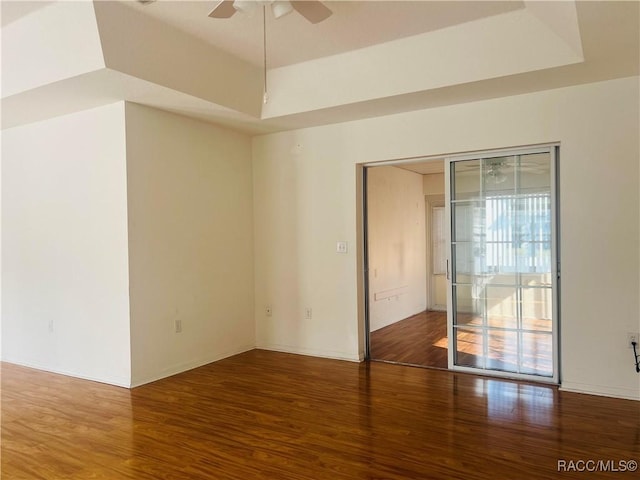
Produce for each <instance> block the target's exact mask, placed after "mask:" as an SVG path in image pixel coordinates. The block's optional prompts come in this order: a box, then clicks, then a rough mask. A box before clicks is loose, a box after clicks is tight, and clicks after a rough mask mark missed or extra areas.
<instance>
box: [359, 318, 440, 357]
mask: <svg viewBox="0 0 640 480" xmlns="http://www.w3.org/2000/svg"><path fill="white" fill-rule="evenodd" d="M369 342H370V347H371V352H370V355H371V358H372V359H373V360H386V361H389V362H398V363H406V364H408V365H421V366H423V367H435V368H447V312H436V311H426V312H421V313H418V314H416V315H413V316H412V317H409V318H406V319H404V320H401V321H399V322H396V323H394V324H391V325H389V326H387V327H384V328H381V329H379V330H376V331H375V332H371V335H370V340H369Z"/></svg>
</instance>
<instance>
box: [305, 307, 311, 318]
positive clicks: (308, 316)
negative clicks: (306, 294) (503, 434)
mask: <svg viewBox="0 0 640 480" xmlns="http://www.w3.org/2000/svg"><path fill="white" fill-rule="evenodd" d="M312 316H313V310H311V307H307V308H305V309H304V319H305V320H311V317H312Z"/></svg>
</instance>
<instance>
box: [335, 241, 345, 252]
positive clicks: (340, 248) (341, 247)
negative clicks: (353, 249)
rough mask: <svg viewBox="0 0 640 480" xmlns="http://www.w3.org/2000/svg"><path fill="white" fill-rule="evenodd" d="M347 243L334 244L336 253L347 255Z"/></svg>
mask: <svg viewBox="0 0 640 480" xmlns="http://www.w3.org/2000/svg"><path fill="white" fill-rule="evenodd" d="M347 250H348V248H347V242H344V241H339V242H338V243H336V252H338V253H347Z"/></svg>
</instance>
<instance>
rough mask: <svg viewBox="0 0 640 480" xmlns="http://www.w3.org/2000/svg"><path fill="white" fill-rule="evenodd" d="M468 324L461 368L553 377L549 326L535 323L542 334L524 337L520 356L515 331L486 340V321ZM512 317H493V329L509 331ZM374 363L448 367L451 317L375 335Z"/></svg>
mask: <svg viewBox="0 0 640 480" xmlns="http://www.w3.org/2000/svg"><path fill="white" fill-rule="evenodd" d="M463 320H467V321H466V322H465V325H468V326H469V328H460V329H459V330H458V343H457V346H458V365H463V366H469V367H478V368H483V366H485V367H486V368H487V369H492V370H503V371H506V372H518V361H519V359H521V362H522V364H521V367H520V372H521V373H527V374H531V375H542V376H548V377H551V376H552V375H553V346H552V337H551V333H550V332H548V331H544V329H545V328H547V327H546V324H545V323H544V322H542V321H540V322H539V324H537V323H536V324H534V323H533V321H531V322H530V323H531V324H532V326H533V328H539V330H540V331H539V332H537V333H535V332H530V333H526V334H524V335H523V336H522V339H521V341H522V352H521V354H520V356H519V354H518V336H517V334H516V333H515V332H504V331H501V330H498V329H496V330H493V331H491V333H490V334H488V335H487V337H486V339H484V338H483V336H482V333H481V331H480V330H479V329H478V328H476V327H478V325H482V318H477V317H473V316H469V317H468V318H467V319H464V318H463ZM510 321H512V320H511V319H510V318H491V319H490V325H491V326H492V327H498V328H499V327H503V326H509V325H508V322H510ZM484 341H486V342H487V344H488V345H487V352H488V353H487V358H486V359H485V358H484V357H483V347H484V345H483V342H484ZM370 347H371V358H372V359H373V360H385V361H390V362H397V363H404V364H407V365H419V366H423V367H434V368H447V348H448V345H447V313H446V312H436V311H426V312H421V313H418V314H416V315H413V316H411V317H409V318H406V319H404V320H400V321H399V322H396V323H393V324H391V325H388V326H386V327H384V328H381V329H379V330H376V331H375V332H371V335H370Z"/></svg>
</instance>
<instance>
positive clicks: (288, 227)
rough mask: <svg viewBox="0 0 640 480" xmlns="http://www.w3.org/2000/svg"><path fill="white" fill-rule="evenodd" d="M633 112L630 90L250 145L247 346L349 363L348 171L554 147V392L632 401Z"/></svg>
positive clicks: (352, 223)
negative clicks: (557, 383) (252, 235)
mask: <svg viewBox="0 0 640 480" xmlns="http://www.w3.org/2000/svg"><path fill="white" fill-rule="evenodd" d="M638 105H639V95H638V77H632V78H626V79H620V80H612V81H607V82H600V83H594V84H588V85H582V86H577V87H569V88H563V89H557V90H551V91H545V92H538V93H532V94H526V95H519V96H513V97H506V98H499V99H494V100H487V101H481V102H475V103H469V104H462V105H454V106H447V107H440V108H433V109H429V110H422V111H416V112H411V113H405V114H399V115H392V116H387V117H380V118H375V119H368V120H361V121H355V122H349V123H344V124H337V125H329V126H324V127H317V128H309V129H303V130H296V131H290V132H284V133H279V134H273V135H265V136H261V137H257V138H255V139H254V142H253V152H254V193H255V196H256V197H255V198H256V203H255V216H256V223H255V225H256V245H257V247H256V302H257V303H256V304H257V311H256V319H257V329H258V341H259V344H261V345H262V346H265V347H273V348H279V347H282V346H286V349H288V350H289V351H298V352H313V353H315V354H318V355H324V356H342V357H349V358H356V357H357V356H358V354H360V355H361V354H362V350H361V345H362V342H361V338H362V334H363V331H364V329H363V325H362V322H361V320H360V321H359V319H361V318H362V316H361V310H362V303H361V302H359V301H358V295H359V288H360V287H361V285H362V272H361V271H359V269H358V258H357V255H356V251H357V248H354V246H356V245H357V243H356V242H357V241H358V240H359V239H360V231H359V229H358V221H359V220H358V219H359V215H360V214H359V213H358V212H357V211H356V205H357V204H358V202H359V199H358V190H357V168H356V166H357V164H359V163H363V162H374V161H384V160H390V159H395V158H410V157H420V156H426V155H434V156H435V155H445V154H447V153H456V152H465V151H474V150H484V149H493V148H504V147H512V146H521V145H532V144H539V143H547V142H556V141H559V142H560V143H561V158H560V199H559V200H560V216H561V222H562V228H561V230H562V232H561V245H560V246H561V252H562V290H561V309H562V311H561V322H562V337H561V346H562V348H561V365H562V372H561V375H562V382H563V386H564V387H565V388H567V389H571V390H578V391H585V392H590V393H598V394H604V395H615V396H623V397H629V398H636V399H638V398H640V377H639V376H638V375H637V374H636V373H635V371H634V370H633V368H632V364H631V362H630V360H631V354H630V353H629V350H628V349H627V348H626V345H625V341H626V332H627V331H631V332H633V331H638V330H640V321H639V319H638V311H639V307H640V305H639V295H640V277H639V274H638V271H639V270H640V268H639V267H640V265H639V255H640V249H639V248H638V244H639V242H640V237H639V228H638V227H639V223H640V222H639V220H640V211H639V210H640V198H639V196H638V191H639V180H640V172H639V163H640V162H639V160H638V158H639V151H638V145H639V140H640V139H639V135H638V132H639V130H640V126H639V124H638V117H639V115H638ZM594 192H597V193H598V194H595V195H594ZM336 239H344V240H348V241H349V242H350V245H351V249H350V251H349V254H348V255H343V256H339V255H337V254H336V253H335V248H334V247H335V244H334V242H335V240H336ZM267 302H274V304H275V303H276V302H278V304H279V306H278V307H277V308H279V309H280V311H279V313H278V315H276V314H275V310H274V315H273V317H268V318H267V317H265V316H264V315H263V314H262V312H261V308H259V307H258V306H259V305H262V304H265V303H267ZM307 302H313V303H314V318H313V320H312V321H311V322H306V323H305V321H304V320H302V319H301V317H300V315H299V309H298V307H299V306H302V305H304V304H306V303H307ZM274 308H276V307H274ZM315 312H318V315H316V314H315ZM594 352H597V353H594Z"/></svg>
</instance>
